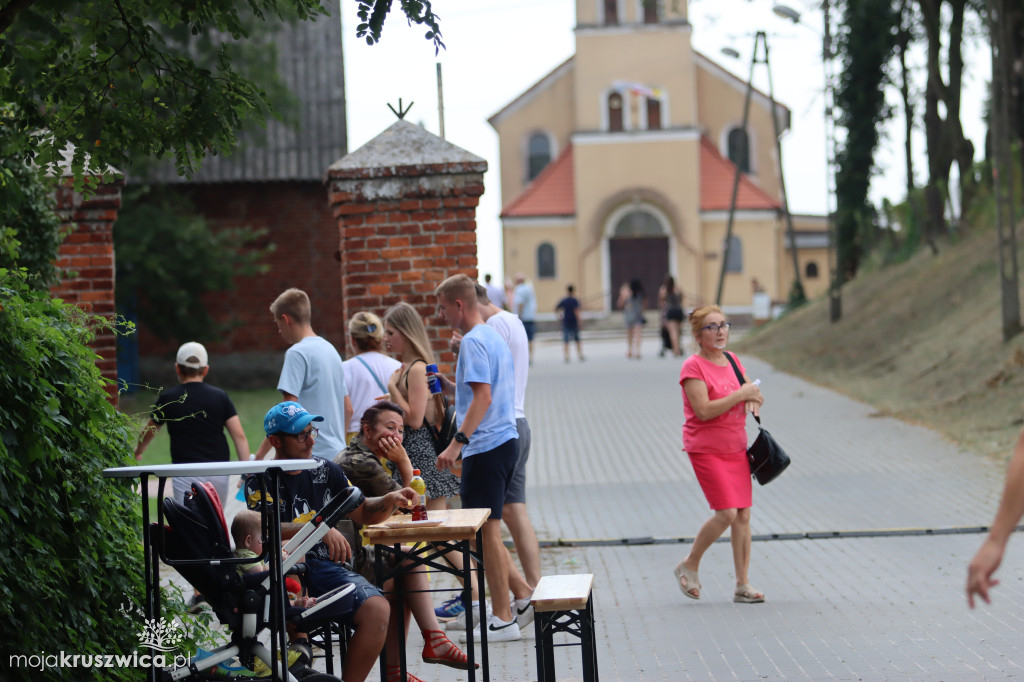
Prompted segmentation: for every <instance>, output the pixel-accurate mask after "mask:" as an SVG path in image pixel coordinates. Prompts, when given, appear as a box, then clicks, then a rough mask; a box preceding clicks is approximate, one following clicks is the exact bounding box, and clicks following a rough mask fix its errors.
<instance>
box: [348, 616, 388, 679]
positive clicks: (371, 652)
mask: <svg viewBox="0 0 1024 682" xmlns="http://www.w3.org/2000/svg"><path fill="white" fill-rule="evenodd" d="M390 610H391V607H390V605H389V604H388V600H387V599H385V598H384V597H370V598H369V599H367V600H366V601H364V602H363V605H362V606H360V607H359V610H358V611H356V616H355V618H354V619H353V625H355V632H354V633H353V635H352V641H351V642H350V644H349V648H348V654H347V655H346V656H345V665H344V666H343V668H342V677H343V678H344V679H345V681H346V682H361V681H362V680H365V679H366V677H367V675H369V674H370V671H371V670H372V669H373V665H374V664H375V663H376V662H377V656H379V655H380V650H381V648H382V647H383V646H384V641H385V639H386V638H387V635H388V632H387V630H388V614H389V612H390Z"/></svg>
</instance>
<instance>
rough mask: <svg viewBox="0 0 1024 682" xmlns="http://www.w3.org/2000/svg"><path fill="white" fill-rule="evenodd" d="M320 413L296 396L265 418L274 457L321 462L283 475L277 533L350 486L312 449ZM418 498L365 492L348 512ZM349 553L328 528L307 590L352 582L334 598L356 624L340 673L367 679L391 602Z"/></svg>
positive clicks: (367, 519)
mask: <svg viewBox="0 0 1024 682" xmlns="http://www.w3.org/2000/svg"><path fill="white" fill-rule="evenodd" d="M322 421H324V418H323V417H321V416H319V415H315V414H310V413H309V412H308V411H307V410H306V409H305V408H304V407H302V405H300V404H299V403H297V402H294V401H287V402H283V403H278V404H277V405H274V406H273V407H272V408H270V411H268V412H267V416H266V417H265V418H264V419H263V430H264V432H265V433H266V435H267V440H269V441H270V444H271V445H272V446H273V447H274V448H275V449H276V451H277V459H315V460H317V462H318V463H319V466H318V467H317V468H315V469H309V470H305V471H295V472H288V475H285V476H283V477H282V478H281V485H280V490H279V498H278V504H279V505H280V509H281V518H282V520H287V521H286V522H285V521H283V522H282V523H281V536H282V537H283V538H286V539H287V538H290V537H292V536H293V535H295V534H296V533H297V532H298V531H299V529H301V528H302V526H303V525H305V524H306V523H307V522H308V521H309V520H310V519H311V518H313V516H315V515H316V513H317V512H318V511H319V510H320V509H322V508H323V507H324V506H325V505H326V504H327V503H328V502H330V501H331V500H332V499H333V498H334V497H335V496H337V495H340V494H341V493H342V491H344V490H345V489H346V488H348V487H350V485H349V482H348V479H347V478H345V474H344V472H343V471H342V470H341V467H339V466H338V465H337V464H335V463H334V462H332V461H329V460H326V459H323V458H320V457H315V456H314V455H313V442H314V441H315V440H316V437H317V434H318V433H319V429H317V428H316V427H315V426H313V424H314V423H315V422H322ZM245 493H246V501H247V503H248V506H249V508H250V509H259V507H260V505H261V504H262V499H261V495H260V490H259V486H258V484H257V483H256V482H255V480H254V479H252V478H250V479H249V480H248V481H247V482H246V486H245ZM416 498H417V496H416V493H415V492H413V490H412V488H402V489H401V490H396V491H394V492H390V493H388V494H387V495H384V496H383V497H368V498H366V499H365V500H364V501H363V503H362V504H361V505H360V506H359V507H358V508H356V510H355V511H354V512H352V513H351V514H350V515H349V518H350V519H352V520H353V521H355V522H356V523H360V524H363V525H370V524H374V523H380V522H381V521H384V520H385V519H387V518H388V517H389V516H391V514H392V513H394V511H395V509H396V508H397V507H405V508H411V507H412V505H413V502H414V500H415V499H416ZM351 557H352V548H351V547H350V546H349V544H348V542H347V541H346V540H345V537H344V536H343V535H342V534H341V533H340V532H339V531H338V530H337V529H336V528H332V529H331V530H330V531H328V533H327V535H325V536H324V538H323V540H322V541H321V542H320V543H319V544H317V545H316V546H314V547H313V549H312V550H310V551H309V553H307V554H306V565H307V566H308V568H309V573H308V584H309V593H310V595H311V596H314V597H319V596H320V595H322V594H324V593H325V592H328V591H330V590H332V589H335V588H337V587H340V586H342V585H348V584H354V585H355V586H356V589H355V590H354V591H352V592H350V593H349V594H348V595H347V596H345V597H343V598H342V599H341V600H340V601H339V602H338V604H337V613H338V618H339V620H341V621H342V622H344V623H346V624H347V625H349V626H351V627H353V628H354V629H355V634H353V635H352V641H351V643H350V644H349V647H348V653H347V655H346V656H345V665H344V667H343V669H342V678H343V679H344V680H345V681H346V682H357V681H358V680H365V679H366V677H367V675H369V673H370V670H371V669H372V668H373V665H374V663H375V662H376V661H377V657H378V656H379V655H380V652H381V649H382V648H383V647H384V639H385V636H386V634H387V625H388V614H389V612H390V606H389V605H388V602H387V600H386V599H385V598H384V596H383V595H382V594H381V592H380V590H378V589H377V588H376V587H374V586H373V585H371V584H370V583H369V582H368V581H367V580H366V579H365V578H363V577H362V576H361V575H359V574H358V573H355V572H353V571H350V570H348V569H347V568H344V567H342V565H341V564H343V563H344V562H346V561H348V560H349V559H350V558H351Z"/></svg>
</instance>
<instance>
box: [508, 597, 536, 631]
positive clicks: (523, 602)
mask: <svg viewBox="0 0 1024 682" xmlns="http://www.w3.org/2000/svg"><path fill="white" fill-rule="evenodd" d="M530 599H531V597H526V598H525V599H516V600H515V601H513V602H512V608H513V609H514V610H515V613H514V615H515V617H516V623H518V624H519V627H520V628H525V627H526V626H527V625H529V624H530V623H532V622H533V604H532V603H530Z"/></svg>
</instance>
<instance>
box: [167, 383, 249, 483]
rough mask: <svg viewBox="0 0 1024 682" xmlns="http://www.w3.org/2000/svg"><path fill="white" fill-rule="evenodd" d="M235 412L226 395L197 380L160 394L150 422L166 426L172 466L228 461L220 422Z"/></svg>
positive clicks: (229, 454)
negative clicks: (169, 441) (169, 440)
mask: <svg viewBox="0 0 1024 682" xmlns="http://www.w3.org/2000/svg"><path fill="white" fill-rule="evenodd" d="M236 414H238V412H237V411H236V410H235V406H234V404H233V403H232V402H231V399H230V398H228V394H227V393H225V392H224V391H222V390H221V389H219V388H217V387H216V386H210V385H208V384H204V383H203V382H201V381H189V382H187V383H184V384H178V385H177V386H175V387H174V388H171V389H168V390H166V391H164V392H163V393H161V394H160V396H159V397H158V398H157V399H156V407H155V408H153V421H155V422H157V423H158V424H166V425H167V433H168V434H170V436H171V461H172V462H174V463H175V464H181V463H186V462H187V463H194V462H226V461H228V460H229V459H230V456H231V451H230V450H229V449H228V439H227V437H226V436H225V435H224V423H225V422H226V421H227V420H228V419H231V418H232V417H234V416H235V415H236Z"/></svg>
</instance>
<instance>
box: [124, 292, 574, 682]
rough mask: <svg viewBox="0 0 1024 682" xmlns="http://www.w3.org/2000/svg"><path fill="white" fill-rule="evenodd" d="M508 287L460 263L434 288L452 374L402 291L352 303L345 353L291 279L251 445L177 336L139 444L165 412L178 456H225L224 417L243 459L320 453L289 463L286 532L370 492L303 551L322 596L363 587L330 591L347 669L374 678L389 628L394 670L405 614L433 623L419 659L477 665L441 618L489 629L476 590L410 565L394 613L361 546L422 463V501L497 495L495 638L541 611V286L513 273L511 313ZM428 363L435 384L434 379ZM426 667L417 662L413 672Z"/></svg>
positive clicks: (182, 489) (491, 566)
mask: <svg viewBox="0 0 1024 682" xmlns="http://www.w3.org/2000/svg"><path fill="white" fill-rule="evenodd" d="M488 279H489V278H488ZM504 294H505V292H504V291H503V290H502V289H501V288H499V287H488V286H486V285H480V284H477V283H476V282H475V281H473V280H472V279H470V278H469V277H467V276H465V275H457V276H453V277H450V278H448V279H447V280H445V281H444V282H442V283H441V285H440V286H439V287H438V288H437V291H436V299H437V309H438V311H439V315H440V317H441V322H443V323H445V324H447V325H448V326H449V327H450V328H451V330H452V332H451V341H450V347H451V349H452V351H453V352H454V353H456V354H457V364H456V368H455V377H454V380H453V379H450V378H448V377H446V376H443V375H441V374H435V373H434V372H431V371H428V366H429V365H435V357H434V351H433V350H432V347H431V343H430V340H429V336H428V333H427V327H426V324H425V322H424V319H423V317H421V315H420V313H419V312H418V311H417V310H416V309H415V308H414V307H413V306H411V305H409V304H408V303H405V302H398V303H396V304H394V305H393V306H391V307H390V308H389V309H388V310H387V311H385V312H384V314H383V317H380V316H378V315H377V314H376V313H374V312H371V311H360V312H357V313H356V314H354V315H353V316H352V317H351V319H350V320H349V323H348V342H349V345H350V347H351V351H352V354H351V356H350V357H349V358H348V359H347V360H344V361H343V360H342V358H341V355H340V354H339V353H338V350H337V349H336V348H335V347H334V346H333V345H332V344H331V343H330V342H329V341H327V340H326V339H324V338H322V337H320V336H319V335H317V334H316V332H315V331H314V329H313V326H312V310H311V304H310V301H309V297H308V296H307V295H306V294H305V292H303V291H301V290H299V289H288V290H287V291H285V292H283V293H282V294H281V295H280V296H278V298H277V299H276V300H275V301H274V302H273V303H272V304H271V306H270V312H271V313H272V316H273V319H274V323H275V325H276V327H277V329H278V332H279V333H280V334H281V336H282V338H283V339H284V340H285V341H286V342H287V343H288V344H289V347H288V350H287V351H286V352H285V358H284V364H283V367H282V370H281V374H280V379H279V381H278V385H277V389H278V391H279V392H280V393H281V398H282V401H281V402H280V403H279V404H277V405H274V406H273V407H271V408H270V410H269V411H268V413H267V416H266V418H265V419H264V431H265V438H264V439H263V441H262V442H261V444H260V445H259V447H258V448H257V450H256V452H255V453H253V454H249V445H248V442H247V440H246V439H245V435H244V432H243V431H242V429H241V423H240V421H239V418H238V415H237V411H236V410H235V408H234V405H233V404H232V403H231V400H230V399H229V398H228V396H227V394H226V393H225V392H224V391H222V390H220V389H217V388H214V387H212V386H209V385H206V384H204V383H203V379H204V378H205V377H206V375H207V373H208V371H209V359H208V355H207V353H206V350H205V348H203V346H202V345H201V344H199V343H196V342H190V343H187V344H184V345H183V346H182V347H181V349H179V352H178V357H177V358H176V371H177V372H178V376H179V379H180V382H181V383H180V384H179V385H178V386H176V387H175V388H174V389H171V390H169V391H165V392H164V393H162V394H161V395H160V396H159V398H158V399H157V403H156V407H155V408H154V411H153V415H152V418H151V421H150V423H149V426H150V428H147V429H146V430H145V432H144V434H143V436H142V438H141V439H140V442H139V445H138V447H137V451H136V455H137V457H138V458H141V456H142V453H143V452H144V451H145V449H146V447H147V446H148V445H149V443H150V442H151V440H152V438H153V435H154V434H155V432H156V430H157V429H158V428H160V426H161V425H163V424H164V423H166V424H168V428H169V430H170V435H171V454H172V461H174V462H185V461H197V459H196V458H199V459H201V460H202V461H226V460H227V459H229V452H228V447H227V442H226V440H225V438H224V435H223V430H224V429H225V428H227V429H228V433H229V434H230V435H231V437H232V438H233V440H234V442H235V450H236V454H237V456H238V458H239V459H240V460H243V459H263V458H264V457H266V456H268V455H269V454H270V453H271V451H272V450H273V452H274V456H275V457H277V458H290V459H302V458H314V459H316V460H317V461H318V466H317V468H315V469H313V470H306V471H301V472H298V473H296V474H295V475H293V476H287V477H285V479H286V485H284V486H283V491H282V496H281V497H282V499H281V500H279V503H280V504H281V507H282V510H283V511H284V518H285V519H286V520H287V522H286V523H284V524H283V525H282V536H283V538H285V539H288V538H290V537H291V536H292V535H294V534H295V533H296V532H297V531H298V530H299V529H300V528H301V526H302V525H303V524H304V523H306V522H307V521H308V520H309V518H311V517H312V516H313V515H315V513H316V512H317V511H318V510H319V509H320V508H322V506H323V505H324V504H326V502H327V501H329V500H330V499H331V497H332V496H334V495H336V494H338V493H339V492H340V491H341V490H342V489H344V488H346V487H348V486H349V485H350V484H351V485H356V486H357V487H359V488H360V489H361V490H362V491H363V492H364V494H365V495H366V496H367V498H366V500H365V501H364V502H363V504H362V505H361V506H360V508H359V509H358V510H357V511H356V512H355V513H354V514H353V515H351V517H350V518H351V520H352V521H353V522H354V524H353V527H352V528H340V527H339V528H338V529H332V531H331V532H329V533H328V534H327V535H326V536H325V537H324V539H323V541H322V542H321V543H320V544H319V545H318V546H317V547H315V548H314V549H313V550H312V551H311V552H310V554H309V555H307V566H308V576H307V581H308V590H309V594H310V595H311V596H312V597H316V596H318V595H319V594H323V593H325V592H327V591H329V590H331V589H333V588H335V587H338V586H339V585H343V584H353V585H356V588H357V589H356V590H355V591H353V592H352V593H351V594H350V595H349V596H347V597H345V598H343V599H341V600H340V601H339V603H338V604H336V605H333V608H335V609H336V611H337V613H336V614H335V615H336V618H337V620H340V621H341V622H344V623H345V624H347V625H348V626H349V627H351V628H352V630H353V633H354V634H353V636H352V640H351V642H350V644H349V647H348V655H347V656H346V659H345V663H344V669H343V676H344V679H346V680H350V681H351V680H362V679H365V678H366V676H367V675H368V674H369V672H370V670H371V669H372V667H373V664H374V661H375V660H376V658H377V656H378V655H379V653H380V651H381V649H382V647H384V646H385V642H386V643H387V644H388V647H387V666H388V668H387V677H388V679H389V680H400V678H401V675H400V670H399V665H398V652H397V643H398V641H399V639H398V635H399V632H400V630H399V628H402V627H407V625H405V624H406V622H407V618H406V616H407V615H411V616H412V618H413V619H414V620H415V622H416V623H417V625H418V626H419V628H420V630H421V633H422V634H423V639H424V648H423V656H422V658H423V660H424V661H426V662H428V663H440V664H444V665H449V666H451V667H455V668H461V669H465V668H467V667H468V661H467V658H466V655H465V654H464V653H463V652H462V651H461V649H459V648H458V647H457V646H456V645H455V644H454V643H453V642H451V641H450V640H449V639H448V636H447V634H446V633H445V631H444V630H442V629H441V627H440V625H439V618H441V619H443V620H445V621H448V630H458V629H460V627H459V625H460V623H461V630H463V631H464V632H463V634H462V640H463V641H465V640H466V639H467V638H468V637H478V636H479V627H480V625H477V627H476V629H475V631H474V632H471V633H470V632H465V611H466V609H467V608H470V607H472V606H473V605H472V604H466V603H464V602H463V601H462V599H461V593H460V595H457V596H456V597H454V598H453V599H451V600H448V601H447V602H445V603H444V604H443V605H441V606H439V607H436V608H435V607H433V605H432V604H431V603H430V600H429V596H428V593H422V592H421V593H417V592H416V590H418V589H423V588H424V587H425V582H426V574H424V573H422V572H412V573H411V574H409V575H407V576H405V577H404V578H402V580H403V581H404V583H405V584H404V585H403V586H402V587H403V588H404V590H406V591H411V592H412V594H414V595H418V596H415V597H414V598H412V599H408V600H407V601H406V606H407V613H406V614H402V613H396V612H395V608H396V607H395V605H394V603H393V602H391V601H389V600H388V599H386V598H385V597H384V594H385V593H386V592H388V591H390V589H391V586H390V585H374V584H373V575H372V571H371V570H370V567H372V566H373V561H372V556H371V552H372V547H365V546H363V544H362V542H361V540H360V539H359V538H360V536H359V533H358V528H359V526H361V525H364V524H371V523H379V522H381V521H383V520H385V519H386V518H388V516H390V515H391V514H392V513H394V512H396V511H397V509H398V508H400V507H406V508H408V507H411V506H412V503H413V501H414V500H415V499H416V497H417V496H416V495H415V494H414V493H413V491H412V489H411V488H410V487H409V484H410V482H411V479H412V478H413V472H414V470H416V469H418V470H419V471H420V474H421V476H422V478H423V479H424V481H425V483H426V488H427V509H428V512H429V510H438V509H444V508H446V507H448V506H450V505H451V504H452V502H453V499H454V498H456V497H461V506H463V507H466V508H487V509H489V510H490V516H489V518H488V520H487V521H486V522H485V524H484V527H483V529H482V537H483V541H484V552H485V553H486V555H487V556H488V562H487V571H486V573H485V575H486V578H487V582H488V587H489V590H490V594H491V609H489V617H488V619H487V622H486V623H484V624H482V626H483V627H486V628H488V639H489V640H490V641H509V640H516V639H520V638H521V636H522V635H521V629H520V628H521V627H523V626H525V625H526V624H528V623H529V622H530V621H531V620H532V617H533V614H532V606H531V605H530V598H531V596H532V593H533V589H534V587H535V586H536V585H537V582H538V581H539V580H540V551H539V547H538V543H537V537H536V534H535V532H534V529H533V525H532V523H531V521H530V518H529V514H528V512H527V509H526V470H525V465H526V461H527V458H528V457H529V451H530V428H529V424H528V423H527V421H526V413H525V397H526V386H527V381H528V372H529V366H530V359H531V342H532V337H533V333H534V331H535V316H536V297H535V295H534V293H533V289H532V286H530V285H529V284H528V283H527V282H525V281H524V280H523V279H522V278H521V277H517V283H516V287H515V289H513V291H512V292H511V294H512V295H511V297H510V300H511V301H512V302H513V305H514V306H515V309H516V310H517V311H518V312H519V314H518V315H517V314H513V313H511V312H509V311H507V310H505V309H504V308H503V306H500V305H496V304H495V303H494V302H492V300H491V298H490V297H491V296H492V295H494V296H496V297H500V300H503V301H507V300H509V299H508V298H505V296H504ZM574 313H575V310H574V309H573V310H570V311H569V314H571V315H574ZM434 378H436V380H437V381H438V382H439V385H440V386H441V388H442V390H441V392H433V391H431V389H430V388H429V384H428V382H429V381H430V380H431V379H434ZM449 399H451V400H452V401H453V402H454V405H455V408H456V415H457V419H458V424H459V430H458V433H456V434H455V437H454V438H453V439H452V441H451V443H447V444H440V443H438V442H437V439H436V431H435V430H434V429H433V426H434V425H436V424H438V422H439V420H440V419H441V417H442V416H443V415H444V413H445V410H446V407H447V405H448V400H449ZM225 478H226V477H225ZM174 481H175V487H176V492H175V496H176V497H181V496H184V495H186V494H187V492H188V490H189V489H190V487H191V484H192V483H193V481H191V480H189V479H186V478H175V479H174ZM215 483H216V484H217V490H218V495H219V496H220V497H221V499H222V500H223V499H226V498H227V496H228V490H227V480H224V481H216V482H215ZM244 496H245V499H246V502H247V506H248V507H249V508H250V509H259V508H260V507H261V505H262V500H261V496H260V494H259V491H258V490H257V489H255V487H253V488H252V489H250V487H249V486H248V485H246V488H245V492H244ZM502 520H504V521H505V523H506V525H507V526H508V528H509V531H510V533H511V534H512V537H513V541H514V544H515V548H516V551H517V554H518V556H519V558H520V563H521V564H522V571H520V569H519V567H517V566H516V564H515V563H514V562H513V560H512V556H511V553H510V552H509V551H508V549H506V547H505V545H504V544H503V543H502V540H501V529H500V523H501V521H502ZM346 531H347V533H346ZM250 544H251V543H250ZM242 549H244V548H242ZM421 582H422V583H424V584H422V585H421V584H420V583H421ZM382 590H383V591H382ZM510 593H511V599H510V597H509V595H510ZM472 595H473V600H474V602H475V603H476V604H477V606H478V605H479V602H478V601H476V600H478V599H479V598H480V590H479V587H478V586H477V585H475V584H474V585H473V586H472ZM291 648H292V649H294V650H299V651H304V650H306V649H308V642H306V641H302V636H301V633H300V634H299V635H298V636H296V638H295V640H294V641H292V642H291ZM289 662H291V658H289ZM418 679H419V678H417V677H415V676H414V675H412V674H411V673H410V674H408V675H407V677H406V678H405V681H404V682H417V681H418Z"/></svg>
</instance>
